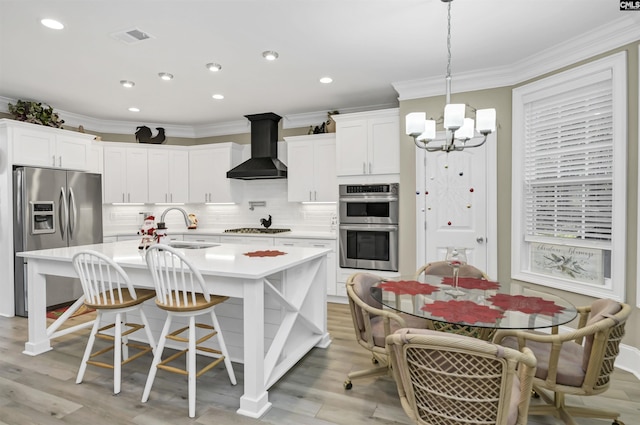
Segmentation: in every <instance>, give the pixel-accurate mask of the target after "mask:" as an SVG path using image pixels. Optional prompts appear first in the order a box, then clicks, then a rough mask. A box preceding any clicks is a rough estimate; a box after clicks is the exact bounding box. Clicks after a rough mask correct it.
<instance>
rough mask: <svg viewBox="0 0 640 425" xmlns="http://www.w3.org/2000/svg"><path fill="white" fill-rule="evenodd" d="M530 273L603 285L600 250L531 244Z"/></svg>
mask: <svg viewBox="0 0 640 425" xmlns="http://www.w3.org/2000/svg"><path fill="white" fill-rule="evenodd" d="M529 254H530V256H531V259H530V264H531V271H532V272H534V273H539V274H544V275H549V276H554V277H559V278H564V279H571V280H575V281H578V282H583V283H589V284H592V285H604V283H605V281H604V267H603V265H604V263H603V254H602V250H600V249H593V248H583V247H576V246H566V245H555V244H549V243H538V242H532V243H531V245H530V251H529Z"/></svg>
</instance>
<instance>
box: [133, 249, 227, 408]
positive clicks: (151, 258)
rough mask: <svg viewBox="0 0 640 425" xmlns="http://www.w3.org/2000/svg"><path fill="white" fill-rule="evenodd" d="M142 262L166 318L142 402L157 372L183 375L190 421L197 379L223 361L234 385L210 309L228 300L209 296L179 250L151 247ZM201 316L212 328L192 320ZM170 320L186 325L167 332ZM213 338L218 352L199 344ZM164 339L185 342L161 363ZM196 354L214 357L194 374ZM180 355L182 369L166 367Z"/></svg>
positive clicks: (212, 311) (212, 309) (147, 394)
mask: <svg viewBox="0 0 640 425" xmlns="http://www.w3.org/2000/svg"><path fill="white" fill-rule="evenodd" d="M146 260H147V265H148V267H149V270H150V272H151V275H152V276H153V282H154V285H155V289H156V305H157V306H158V307H159V308H160V309H162V310H164V311H166V312H167V319H166V320H165V323H164V327H163V329H162V333H161V335H160V340H159V341H158V348H157V350H156V353H155V356H154V358H153V363H152V364H151V369H150V370H149V376H148V378H147V383H146V385H145V387H144V393H143V395H142V402H143V403H145V402H147V400H149V394H150V392H151V387H152V385H153V381H154V379H155V376H156V372H157V371H158V369H162V370H166V371H168V372H173V373H178V374H181V375H186V376H187V377H188V389H189V417H191V418H193V417H194V416H195V414H196V378H197V377H199V376H200V375H202V374H203V373H205V372H206V371H208V370H210V369H211V368H213V367H214V366H216V365H218V364H220V363H222V362H224V364H225V366H226V369H227V374H228V375H229V380H230V381H231V384H232V385H236V377H235V374H234V372H233V366H232V364H231V360H230V359H229V354H228V352H227V347H226V345H225V342H224V338H223V336H222V332H221V331H220V324H219V323H218V318H217V317H216V313H215V310H214V309H215V306H216V305H218V304H220V303H222V302H224V301H226V300H227V299H228V298H229V297H223V296H218V295H212V294H209V291H208V290H207V288H206V286H205V283H204V279H203V277H202V275H201V274H200V272H199V271H198V270H197V269H196V268H195V267H193V265H192V264H191V263H190V262H189V261H188V259H187V258H185V256H184V255H183V254H182V253H181V252H180V251H178V250H176V249H174V248H172V247H169V246H167V245H163V244H157V245H154V246H152V247H150V248H149V249H148V250H147V253H146ZM202 315H209V317H210V318H211V322H212V324H213V326H211V325H209V324H204V323H196V321H195V318H196V317H197V316H202ZM174 317H186V318H188V319H189V325H188V326H185V327H182V328H180V329H178V330H174V331H172V332H170V329H171V323H172V321H173V318H174ZM196 328H199V329H204V330H205V331H206V332H207V333H206V334H204V335H202V336H200V337H197V332H196ZM186 331H188V334H187V337H186V338H185V337H183V336H181V334H183V333H184V332H186ZM214 336H215V337H216V338H217V342H218V346H219V347H220V349H219V350H218V349H214V348H211V347H206V346H203V345H202V344H203V343H204V342H205V341H207V340H209V339H211V338H212V337H214ZM167 340H171V341H174V342H176V343H182V344H185V343H186V344H187V348H186V349H184V350H181V351H179V352H177V353H175V354H173V355H171V356H169V357H167V358H166V359H164V360H162V352H163V350H164V347H165V344H166V342H167ZM197 351H200V352H204V353H208V354H209V355H212V357H214V360H213V361H211V362H210V363H209V364H208V365H206V366H205V367H203V368H202V369H200V370H199V371H196V353H197ZM183 355H186V369H181V368H178V367H175V366H172V365H170V364H169V363H171V362H173V361H174V360H176V359H178V358H179V357H181V356H183Z"/></svg>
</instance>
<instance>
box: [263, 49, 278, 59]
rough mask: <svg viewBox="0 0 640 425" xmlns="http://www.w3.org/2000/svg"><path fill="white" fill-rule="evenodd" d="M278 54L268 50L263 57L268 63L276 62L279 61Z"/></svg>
mask: <svg viewBox="0 0 640 425" xmlns="http://www.w3.org/2000/svg"><path fill="white" fill-rule="evenodd" d="M278 56H280V55H278V52H274V51H273V50H267V51H264V52H262V57H263V58H265V59H266V60H268V61H274V60H276V59H278Z"/></svg>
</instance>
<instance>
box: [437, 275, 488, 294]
mask: <svg viewBox="0 0 640 425" xmlns="http://www.w3.org/2000/svg"><path fill="white" fill-rule="evenodd" d="M442 283H444V284H445V285H450V286H453V277H452V276H447V277H443V278H442ZM458 287H460V288H464V289H480V290H482V291H486V290H490V289H500V284H499V283H498V282H494V281H492V280H486V279H479V278H477V277H459V278H458Z"/></svg>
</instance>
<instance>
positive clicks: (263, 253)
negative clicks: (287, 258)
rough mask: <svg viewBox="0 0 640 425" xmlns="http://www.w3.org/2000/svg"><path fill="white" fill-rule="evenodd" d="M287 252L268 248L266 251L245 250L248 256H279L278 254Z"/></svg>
mask: <svg viewBox="0 0 640 425" xmlns="http://www.w3.org/2000/svg"><path fill="white" fill-rule="evenodd" d="M285 254H286V252H282V251H278V250H277V249H267V250H265V251H252V252H245V253H244V255H246V256H247V257H277V256H278V255H285Z"/></svg>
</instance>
